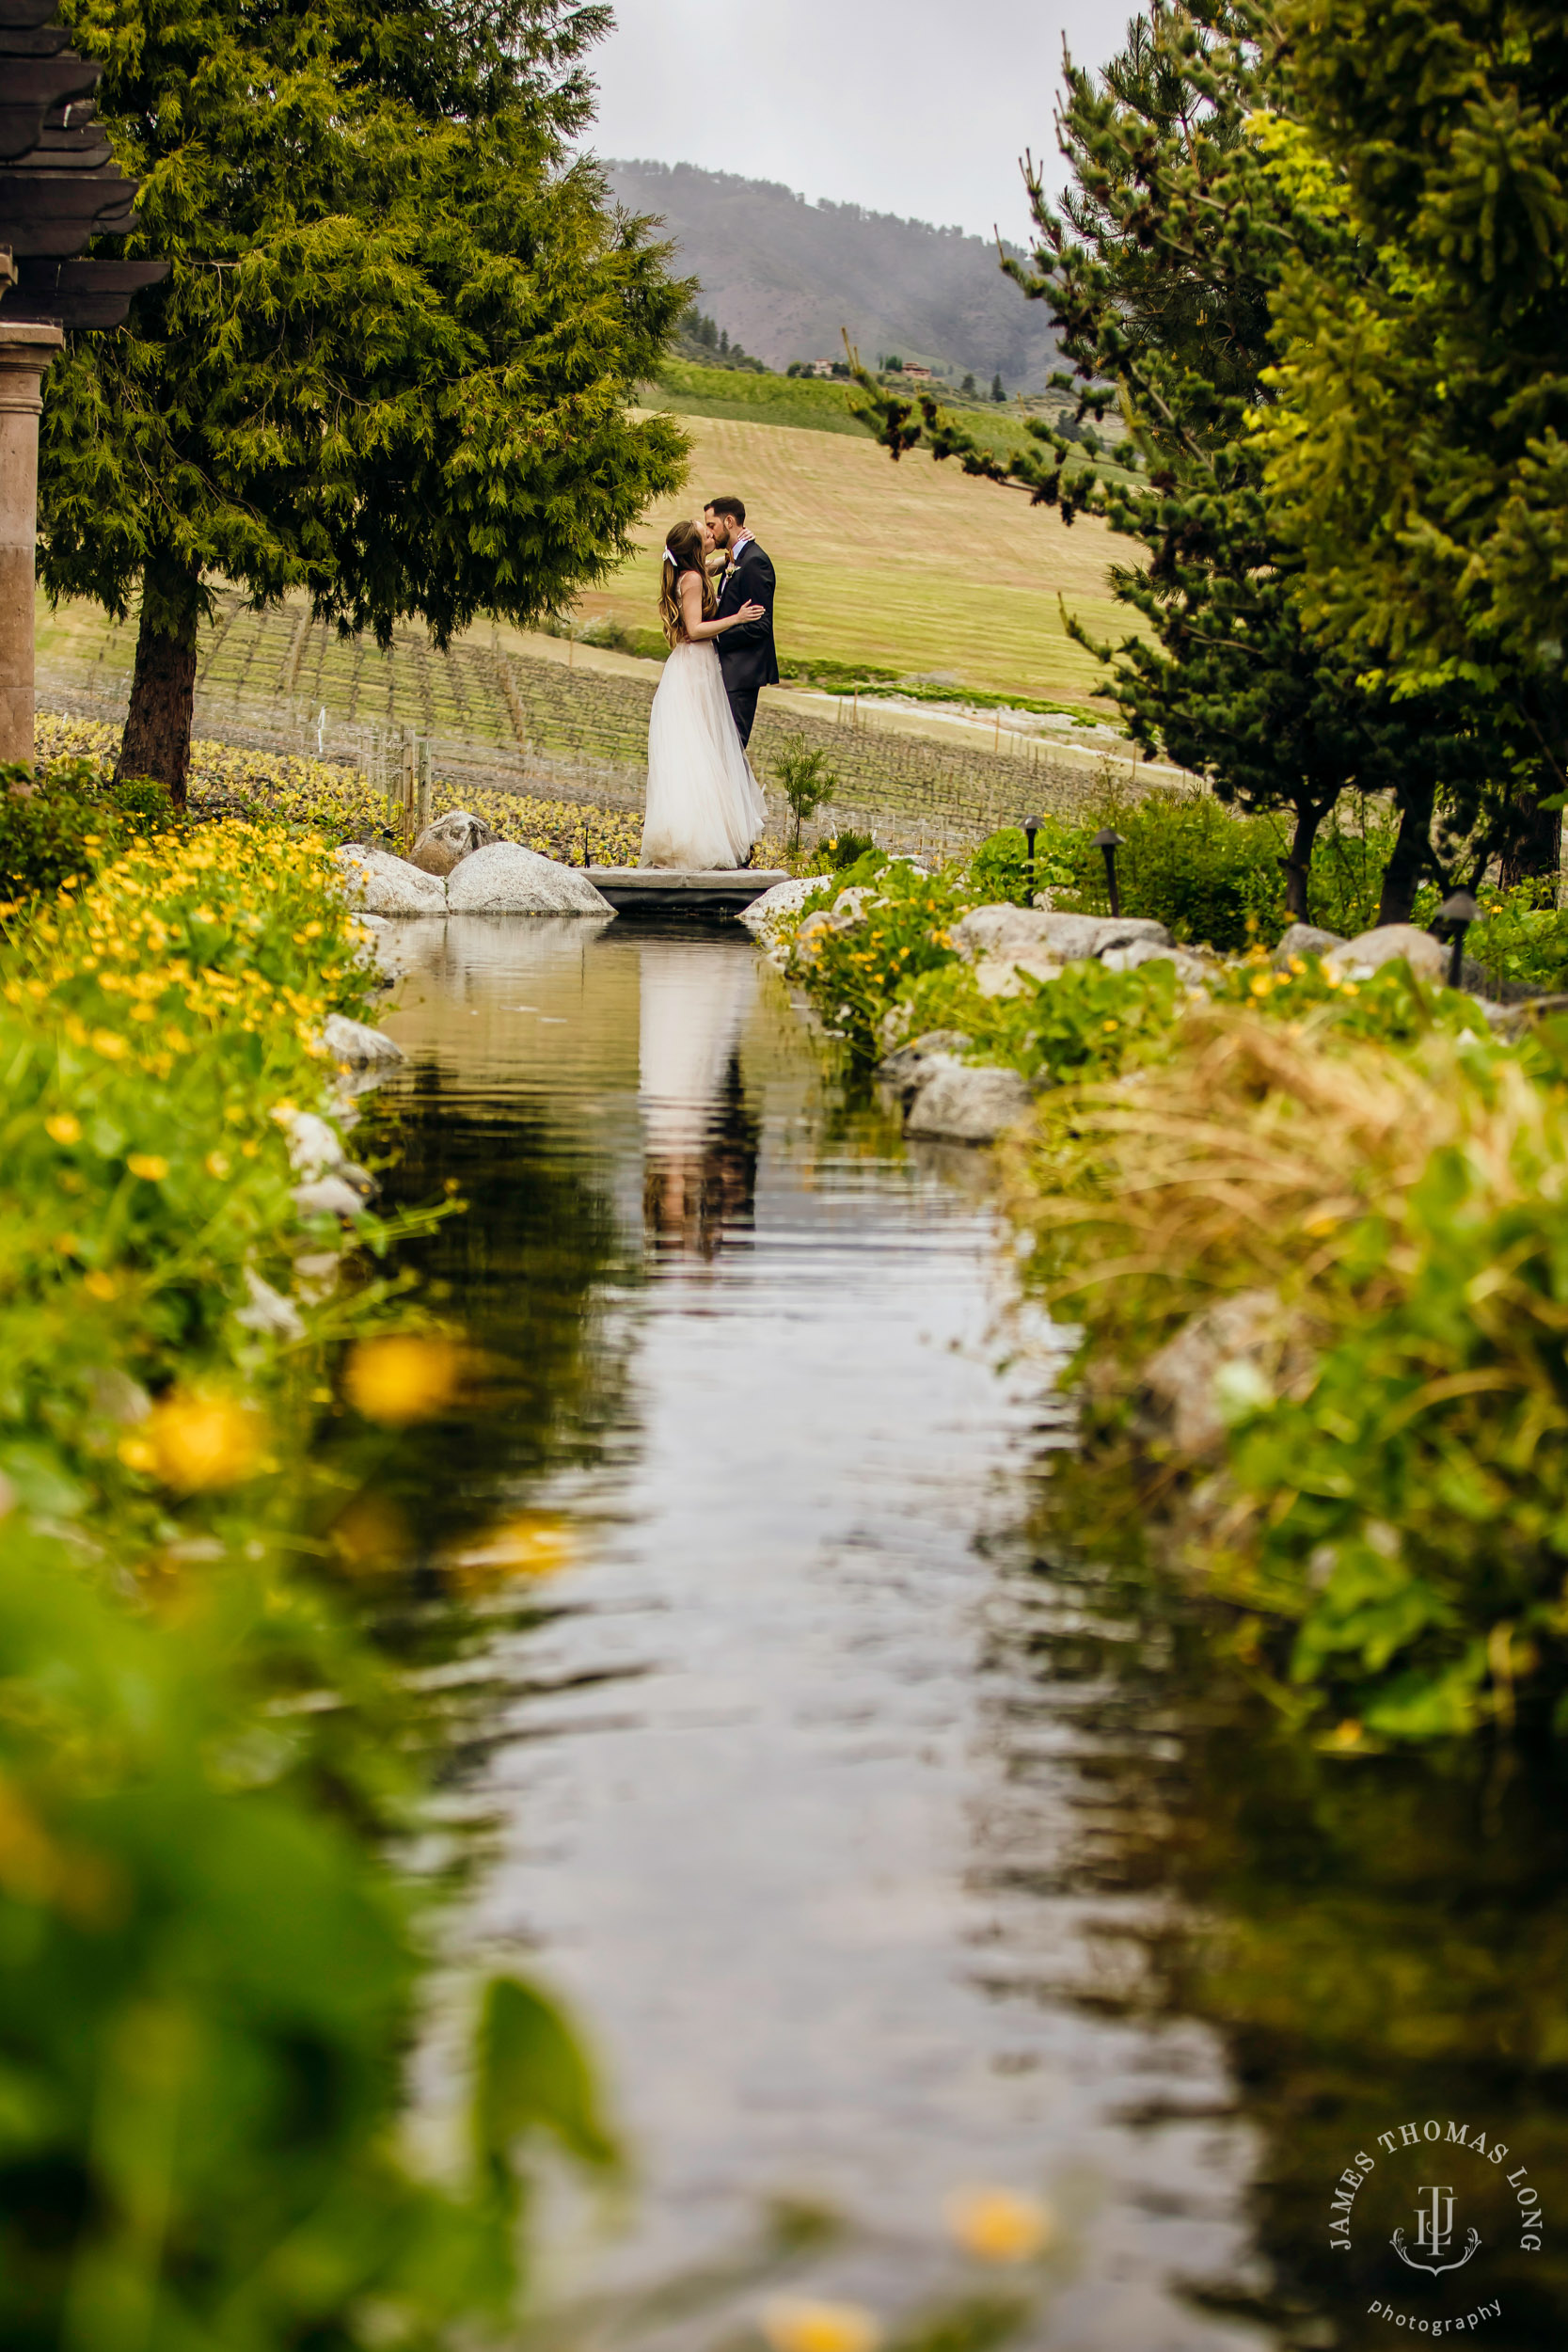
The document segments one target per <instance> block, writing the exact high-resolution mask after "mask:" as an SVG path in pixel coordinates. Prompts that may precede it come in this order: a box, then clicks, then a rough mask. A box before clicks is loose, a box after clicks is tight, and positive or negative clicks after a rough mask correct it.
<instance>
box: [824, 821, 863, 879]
mask: <svg viewBox="0 0 1568 2352" xmlns="http://www.w3.org/2000/svg"><path fill="white" fill-rule="evenodd" d="M821 846H822V850H823V852H824V853H825V855H826V856H827V858H828V861H829V871H830V872H831V873H834V874H842V873H843V872H844V871H845V869H846V867H847V866H855V865H858V864H859V862H860V860H861V859H862V858H863V857H864V856H865V855H866V854H867V852H868V851H870V850H875V849H876V847H877V843H876V840H875V838H874V836H873V835H872V834H868V833H856V832H855V830H854V828H853V827H852V826H848V825H847V826H846V827H845V828H844V830H843V831H842V832H841V833H835V834H832V836H831V837H830V838H829V839H828V840H826V841H824V842H823V843H822V845H821Z"/></svg>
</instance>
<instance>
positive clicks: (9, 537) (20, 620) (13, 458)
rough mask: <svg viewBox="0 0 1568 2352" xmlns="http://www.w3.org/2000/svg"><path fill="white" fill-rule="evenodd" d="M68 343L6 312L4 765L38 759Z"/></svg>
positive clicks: (0, 456)
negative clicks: (44, 424) (46, 551)
mask: <svg viewBox="0 0 1568 2352" xmlns="http://www.w3.org/2000/svg"><path fill="white" fill-rule="evenodd" d="M64 342H65V337H64V336H63V335H62V334H61V332H60V330H59V328H58V327H57V326H29V325H27V324H26V323H25V322H24V321H21V320H19V321H18V322H17V323H16V324H15V325H14V326H13V325H11V324H9V323H8V320H7V318H6V314H5V311H4V310H0V762H6V761H12V760H21V761H24V762H25V763H27V764H28V765H30V764H31V762H32V757H33V572H34V553H35V549H36V548H37V544H38V506H39V412H40V409H41V408H42V406H43V398H42V392H43V375H44V371H45V369H46V368H47V367H48V365H49V362H50V361H51V359H53V358H54V357H55V352H56V351H58V350H59V349H60V347H61V345H62V344H63V343H64Z"/></svg>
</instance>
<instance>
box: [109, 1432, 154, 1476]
mask: <svg viewBox="0 0 1568 2352" xmlns="http://www.w3.org/2000/svg"><path fill="white" fill-rule="evenodd" d="M116 1452H117V1453H118V1454H119V1458H120V1460H121V1461H122V1462H123V1463H124V1465H125V1467H126V1469H127V1470H156V1469H157V1467H158V1456H157V1454H156V1453H155V1452H154V1451H153V1448H152V1445H151V1443H150V1440H149V1439H148V1438H121V1439H120V1441H119V1446H118V1447H117V1448H116Z"/></svg>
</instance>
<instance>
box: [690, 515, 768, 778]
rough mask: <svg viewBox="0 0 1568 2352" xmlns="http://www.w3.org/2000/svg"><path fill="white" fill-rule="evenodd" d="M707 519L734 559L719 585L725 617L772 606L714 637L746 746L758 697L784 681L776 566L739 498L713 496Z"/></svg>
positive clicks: (716, 538) (716, 539)
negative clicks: (777, 637) (776, 640)
mask: <svg viewBox="0 0 1568 2352" xmlns="http://www.w3.org/2000/svg"><path fill="white" fill-rule="evenodd" d="M703 521H704V523H705V525H706V527H707V533H708V537H709V538H710V539H711V540H712V542H713V545H714V546H715V547H716V548H723V550H724V553H725V555H726V557H727V558H728V563H727V564H726V567H725V571H724V576H723V579H722V580H721V583H720V589H719V618H720V619H721V620H722V619H723V617H724V615H725V613H727V612H739V610H740V608H741V606H742V605H743V604H760V605H763V606H766V608H767V610H766V611H765V612H764V613H763V616H762V618H761V620H760V621H741V622H740V623H738V625H737V626H736V628H727V629H725V631H724V633H723V635H722V636H721V637H717V638H715V640H714V643H715V644H716V645H717V646H718V648H719V667H720V671H721V675H722V677H723V680H724V691H725V693H726V694H727V695H728V696H729V698H730V708H731V710H732V711H733V712H734V714H735V728H736V734H737V735H738V736H739V738H740V742H741V748H742V749H744V748H745V746H746V745H747V744H748V743H749V742H750V741H751V739H752V727H753V725H754V724H755V723H756V715H757V696H758V695H759V694H760V693H761V691H762V690H763V688H764V687H765V686H777V684H778V682H779V661H778V656H777V655H776V654H775V653H774V651H773V566H772V564H770V563H769V562H768V558H767V556H766V555H764V553H763V551H762V549H761V548H759V547H758V545H757V543H756V541H755V540H754V539H753V538H752V534H751V532H749V531H748V530H747V528H746V508H745V506H744V504H743V503H742V501H740V500H739V499H732V498H721V499H709V501H708V502H707V504H706V505H705V507H704V509H703Z"/></svg>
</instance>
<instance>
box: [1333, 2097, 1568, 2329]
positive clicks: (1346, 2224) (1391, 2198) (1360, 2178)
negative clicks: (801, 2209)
mask: <svg viewBox="0 0 1568 2352" xmlns="http://www.w3.org/2000/svg"><path fill="white" fill-rule="evenodd" d="M1372 2149H1375V2150H1376V2151H1377V2153H1375V2154H1374V2153H1372ZM1543 2219H1544V2217H1543V2214H1542V2208H1541V2198H1540V2193H1539V2191H1538V2190H1537V2189H1536V2188H1535V2186H1534V2185H1533V2184H1532V2182H1531V2180H1530V2177H1529V2167H1528V2164H1524V2163H1521V2161H1520V2159H1519V2155H1518V2152H1517V2150H1514V2151H1513V2152H1512V2153H1511V2152H1510V2150H1509V2147H1508V2144H1507V2142H1506V2141H1504V2140H1501V2139H1498V2138H1497V2137H1496V2135H1495V2134H1493V2133H1491V2132H1489V2131H1487V2130H1486V2129H1485V2128H1484V2127H1481V2126H1479V2125H1475V2124H1472V2123H1470V2122H1462V2121H1461V2120H1459V2119H1458V2118H1451V2119H1450V2118H1443V2119H1438V2118H1437V2117H1432V2116H1429V2117H1427V2118H1425V2119H1424V2120H1422V2121H1420V2122H1408V2123H1396V2124H1394V2125H1392V2126H1391V2127H1390V2128H1389V2129H1388V2130H1387V2131H1385V2132H1378V2133H1376V2134H1374V2135H1373V2138H1372V2147H1371V2149H1359V2150H1358V2151H1357V2152H1356V2153H1355V2155H1354V2157H1353V2158H1352V2159H1351V2161H1350V2163H1349V2164H1347V2165H1346V2167H1345V2169H1344V2170H1343V2171H1342V2172H1341V2173H1340V2175H1339V2177H1338V2180H1337V2181H1336V2182H1335V2184H1334V2186H1333V2188H1332V2190H1331V2191H1330V2195H1329V2209H1328V2243H1329V2247H1330V2249H1331V2250H1332V2252H1333V2253H1334V2255H1335V2257H1336V2258H1337V2259H1336V2264H1335V2267H1336V2269H1337V2270H1338V2269H1340V2267H1341V2265H1342V2274H1343V2278H1344V2283H1345V2284H1346V2285H1348V2286H1349V2287H1351V2289H1352V2291H1353V2292H1357V2291H1359V2292H1365V2293H1367V2294H1368V2295H1369V2296H1370V2301H1369V2302H1368V2304H1367V2305H1366V2307H1365V2308H1366V2309H1367V2311H1368V2312H1369V2313H1370V2315H1371V2316H1372V2317H1374V2318H1376V2319H1379V2320H1381V2321H1382V2322H1383V2323H1384V2324H1385V2325H1386V2326H1387V2327H1389V2328H1399V2329H1403V2330H1404V2331H1405V2332H1406V2333H1407V2334H1410V2335H1423V2336H1424V2335H1433V2336H1446V2335H1465V2334H1469V2333H1471V2332H1472V2331H1473V2330H1475V2329H1477V2328H1484V2327H1486V2326H1487V2325H1488V2323H1489V2322H1491V2321H1493V2320H1496V2319H1497V2318H1499V2317H1500V2316H1501V2312H1502V2298H1501V2294H1500V2292H1499V2289H1500V2288H1501V2287H1503V2286H1505V2285H1506V2284H1507V2280H1508V2277H1509V2275H1510V2274H1511V2273H1512V2275H1513V2277H1515V2278H1517V2277H1518V2275H1519V2267H1518V2266H1519V2258H1520V2257H1521V2256H1524V2257H1528V2256H1530V2255H1533V2254H1538V2253H1539V2252H1540V2250H1541V2244H1542V2233H1543Z"/></svg>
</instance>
